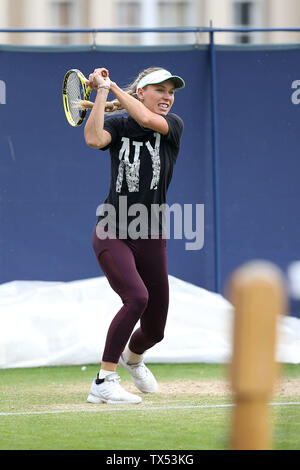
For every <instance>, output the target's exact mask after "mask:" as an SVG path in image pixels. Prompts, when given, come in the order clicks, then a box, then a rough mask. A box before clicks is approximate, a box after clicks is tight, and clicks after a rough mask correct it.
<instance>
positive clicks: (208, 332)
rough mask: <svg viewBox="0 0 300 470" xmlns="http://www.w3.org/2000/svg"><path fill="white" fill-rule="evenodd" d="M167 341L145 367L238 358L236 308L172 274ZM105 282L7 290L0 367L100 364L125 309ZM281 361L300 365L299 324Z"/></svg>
mask: <svg viewBox="0 0 300 470" xmlns="http://www.w3.org/2000/svg"><path fill="white" fill-rule="evenodd" d="M169 281H170V307H169V316H168V322H167V327H166V331H165V338H164V340H163V341H162V342H161V343H159V344H157V345H156V346H155V347H153V348H152V349H150V350H149V351H148V352H147V354H146V356H145V361H146V362H149V363H151V362H170V363H171V362H208V363H227V362H230V360H231V342H232V341H231V340H232V321H233V310H232V306H231V305H230V304H229V302H228V301H227V300H226V299H225V298H223V297H222V296H221V295H219V294H216V293H213V292H209V291H207V290H205V289H202V288H200V287H197V286H195V285H192V284H189V283H187V282H185V281H182V280H180V279H177V278H175V277H173V276H169ZM121 305H122V304H121V301H120V299H119V297H118V295H117V294H116V293H115V292H114V291H113V290H112V289H111V287H110V286H109V284H108V281H107V279H106V278H105V277H97V278H92V279H85V280H79V281H72V282H43V281H12V282H8V283H4V284H1V285H0V368H15V367H38V366H55V365H76V364H78V365H79V364H98V363H99V362H100V360H101V355H102V351H103V348H104V343H105V337H106V332H107V329H108V327H109V324H110V322H111V320H112V318H113V316H114V314H115V313H117V311H118V310H119V308H120V307H121ZM276 355H277V360H278V361H279V362H289V363H294V364H295V363H300V319H298V318H296V317H291V316H286V317H283V318H282V319H280V321H279V325H278V342H277V352H276Z"/></svg>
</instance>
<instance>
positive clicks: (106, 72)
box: [101, 70, 108, 78]
mask: <svg viewBox="0 0 300 470" xmlns="http://www.w3.org/2000/svg"><path fill="white" fill-rule="evenodd" d="M101 75H102V77H103V78H106V77H108V70H102V72H101Z"/></svg>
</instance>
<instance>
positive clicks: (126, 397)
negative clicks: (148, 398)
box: [87, 372, 142, 405]
mask: <svg viewBox="0 0 300 470" xmlns="http://www.w3.org/2000/svg"><path fill="white" fill-rule="evenodd" d="M120 380H121V379H120V377H119V375H118V374H117V373H116V372H112V373H111V374H109V375H107V376H106V377H105V379H99V374H97V378H96V379H94V380H93V383H92V386H91V389H90V393H89V396H88V397H87V401H88V402H89V403H109V404H117V405H121V404H126V403H140V402H141V401H142V399H141V397H139V396H138V395H134V394H133V393H129V392H127V391H126V390H124V388H123V387H121V385H120V384H119V382H120Z"/></svg>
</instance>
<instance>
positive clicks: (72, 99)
mask: <svg viewBox="0 0 300 470" xmlns="http://www.w3.org/2000/svg"><path fill="white" fill-rule="evenodd" d="M66 95H67V98H68V107H69V112H70V115H71V118H72V120H73V121H74V123H76V124H77V123H79V121H80V120H81V118H82V111H83V108H82V107H81V106H80V105H79V103H80V101H81V100H82V99H83V98H84V90H83V88H82V83H81V81H80V79H79V77H78V76H77V74H76V73H71V74H70V76H69V77H68V81H67V85H66Z"/></svg>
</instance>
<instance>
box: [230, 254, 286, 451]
mask: <svg viewBox="0 0 300 470" xmlns="http://www.w3.org/2000/svg"><path fill="white" fill-rule="evenodd" d="M227 297H228V300H229V301H230V302H231V303H232V305H233V307H234V311H235V313H234V327H233V357H232V364H231V385H232V391H233V396H234V400H235V405H236V406H235V407H234V409H233V423H232V424H233V429H232V443H231V447H232V449H234V450H270V449H271V448H272V431H271V422H270V416H269V405H268V403H269V400H270V398H271V396H272V392H273V388H274V384H275V380H276V377H277V363H276V357H275V354H276V329H277V322H278V318H279V315H281V314H283V313H285V311H286V296H285V287H284V282H283V279H282V276H281V272H280V271H279V269H278V268H277V267H276V266H275V265H273V264H272V263H269V262H267V261H252V262H249V263H246V264H245V265H243V266H241V267H240V268H238V269H237V270H236V271H235V272H234V273H233V275H232V277H231V278H230V280H229V282H228V286H227Z"/></svg>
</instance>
